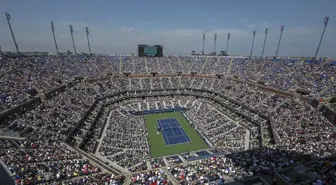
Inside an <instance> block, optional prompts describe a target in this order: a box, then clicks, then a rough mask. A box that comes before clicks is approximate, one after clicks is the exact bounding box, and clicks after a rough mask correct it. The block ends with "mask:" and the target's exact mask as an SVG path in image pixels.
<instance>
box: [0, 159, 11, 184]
mask: <svg viewBox="0 0 336 185" xmlns="http://www.w3.org/2000/svg"><path fill="white" fill-rule="evenodd" d="M12 178H14V175H13V174H12V173H11V172H10V171H9V170H8V168H7V167H6V165H5V164H4V163H3V162H2V161H1V160H0V179H1V180H0V185H14V181H13V179H12Z"/></svg>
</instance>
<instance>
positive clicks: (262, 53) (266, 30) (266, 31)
mask: <svg viewBox="0 0 336 185" xmlns="http://www.w3.org/2000/svg"><path fill="white" fill-rule="evenodd" d="M267 33H268V28H266V29H265V39H264V45H263V49H262V52H261V58H263V57H264V51H265V45H266V39H267Z"/></svg>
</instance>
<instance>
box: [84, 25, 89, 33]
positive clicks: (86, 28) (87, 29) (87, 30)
mask: <svg viewBox="0 0 336 185" xmlns="http://www.w3.org/2000/svg"><path fill="white" fill-rule="evenodd" d="M85 30H86V35H89V28H88V27H85Z"/></svg>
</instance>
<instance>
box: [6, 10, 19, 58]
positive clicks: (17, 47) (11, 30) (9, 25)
mask: <svg viewBox="0 0 336 185" xmlns="http://www.w3.org/2000/svg"><path fill="white" fill-rule="evenodd" d="M5 15H6V19H7V23H8V27H9V30H10V32H11V34H12V38H13V41H14V45H15V48H16V52H17V53H18V54H20V50H19V46H18V44H17V42H16V40H15V36H14V33H13V29H12V25H11V23H10V19H11V16H10V14H9V13H7V12H6V13H5Z"/></svg>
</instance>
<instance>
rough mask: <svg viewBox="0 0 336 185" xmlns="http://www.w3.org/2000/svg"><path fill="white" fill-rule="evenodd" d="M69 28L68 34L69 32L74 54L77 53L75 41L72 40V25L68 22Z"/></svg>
mask: <svg viewBox="0 0 336 185" xmlns="http://www.w3.org/2000/svg"><path fill="white" fill-rule="evenodd" d="M69 28H70V34H71V38H72V45H73V48H74V52H75V54H77V52H76V46H75V41H74V37H73V32H74V31H73V27H72V25H71V24H70V25H69Z"/></svg>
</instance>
